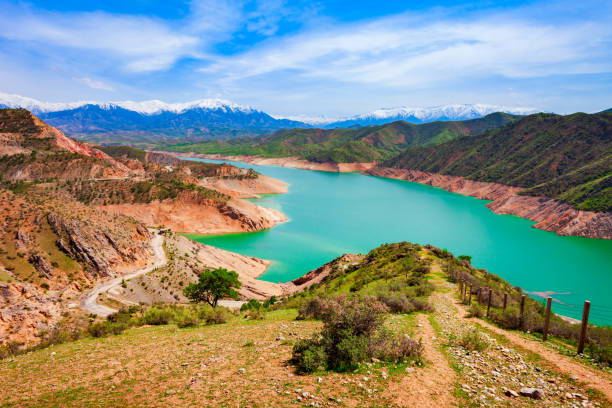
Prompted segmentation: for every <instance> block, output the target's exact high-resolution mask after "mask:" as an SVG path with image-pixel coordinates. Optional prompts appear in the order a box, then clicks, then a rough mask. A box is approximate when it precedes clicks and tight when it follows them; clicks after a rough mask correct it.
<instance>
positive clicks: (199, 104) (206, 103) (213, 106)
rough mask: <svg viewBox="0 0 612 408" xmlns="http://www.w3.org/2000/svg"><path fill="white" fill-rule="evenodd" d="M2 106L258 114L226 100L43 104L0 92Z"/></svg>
mask: <svg viewBox="0 0 612 408" xmlns="http://www.w3.org/2000/svg"><path fill="white" fill-rule="evenodd" d="M0 105H4V106H7V107H9V108H24V109H27V110H29V111H32V112H34V113H49V112H59V111H65V110H72V109H77V108H81V107H83V106H87V105H94V106H98V107H99V108H101V109H107V110H108V109H112V108H114V107H120V108H123V109H127V110H130V111H133V112H138V113H141V114H143V115H154V114H158V113H161V112H172V113H182V112H185V111H187V110H190V109H205V110H217V109H221V110H224V111H234V112H235V111H240V112H245V113H250V112H256V111H257V110H256V109H253V108H252V107H250V106H243V105H239V104H237V103H234V102H231V101H227V100H224V99H219V98H214V99H198V100H195V101H191V102H181V103H166V102H163V101H160V100H158V99H152V100H148V101H141V102H135V101H119V102H95V101H77V102H42V101H39V100H37V99H34V98H28V97H25V96H20V95H14V94H8V93H4V92H0Z"/></svg>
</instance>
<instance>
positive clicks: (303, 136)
mask: <svg viewBox="0 0 612 408" xmlns="http://www.w3.org/2000/svg"><path fill="white" fill-rule="evenodd" d="M520 117H521V116H517V115H510V114H507V113H502V112H497V113H491V114H489V115H487V116H485V117H482V118H477V119H470V120H463V121H448V122H443V121H437V122H430V123H422V124H418V125H416V124H414V123H408V122H405V121H401V120H398V121H395V122H392V123H387V124H383V125H373V126H366V127H361V128H357V129H353V128H350V129H347V128H334V129H318V128H316V129H313V128H311V129H283V130H278V131H276V132H274V133H272V134H269V135H265V136H261V137H256V138H237V139H231V140H208V141H202V142H197V143H182V144H175V145H169V146H166V147H165V148H167V149H170V150H175V151H182V152H197V153H207V154H223V155H250V156H262V157H298V158H301V159H305V160H309V161H312V162H317V163H351V162H373V161H380V160H385V159H389V158H391V157H393V156H394V155H397V154H399V153H401V152H403V151H405V150H406V149H407V148H409V147H412V146H429V145H436V144H440V143H443V142H446V141H449V140H452V139H455V138H458V137H461V136H471V135H478V134H481V133H483V132H485V131H487V130H489V129H493V128H497V127H500V126H503V125H505V124H507V123H510V122H512V121H514V120H516V119H518V118H520Z"/></svg>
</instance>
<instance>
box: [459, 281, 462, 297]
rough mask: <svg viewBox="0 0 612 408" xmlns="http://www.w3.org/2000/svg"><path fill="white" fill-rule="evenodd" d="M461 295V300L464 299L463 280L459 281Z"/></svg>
mask: <svg viewBox="0 0 612 408" xmlns="http://www.w3.org/2000/svg"><path fill="white" fill-rule="evenodd" d="M459 295H460V296H461V300H463V281H462V280H460V281H459Z"/></svg>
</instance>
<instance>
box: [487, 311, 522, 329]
mask: <svg viewBox="0 0 612 408" xmlns="http://www.w3.org/2000/svg"><path fill="white" fill-rule="evenodd" d="M491 320H492V321H493V322H495V323H497V324H498V325H500V326H501V327H503V328H504V329H520V328H521V316H520V311H519V308H518V307H508V308H507V309H506V310H505V311H504V310H493V309H492V310H491Z"/></svg>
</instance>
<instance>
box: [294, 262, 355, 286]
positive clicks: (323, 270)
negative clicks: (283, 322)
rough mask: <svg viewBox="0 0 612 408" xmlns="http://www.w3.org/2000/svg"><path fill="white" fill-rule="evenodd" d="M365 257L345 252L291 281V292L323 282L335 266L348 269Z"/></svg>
mask: <svg viewBox="0 0 612 408" xmlns="http://www.w3.org/2000/svg"><path fill="white" fill-rule="evenodd" d="M363 258H364V256H363V255H359V254H345V255H342V256H341V257H339V258H336V259H334V260H333V261H330V262H328V263H326V264H325V265H323V266H320V267H318V268H317V269H314V270H312V271H310V272H308V273H307V274H306V275H303V276H300V277H299V278H297V279H294V280H292V281H291V282H290V284H291V285H293V286H291V287H290V290H291V292H298V291H300V290H304V289H306V288H308V287H309V286H311V285H313V284H315V283H319V282H321V281H322V280H323V279H324V278H325V277H326V276H328V275H329V274H330V273H331V272H332V271H333V270H334V269H335V268H341V269H342V270H344V269H346V268H347V267H348V266H349V265H352V264H355V263H357V262H359V261H361V260H362V259H363Z"/></svg>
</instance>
